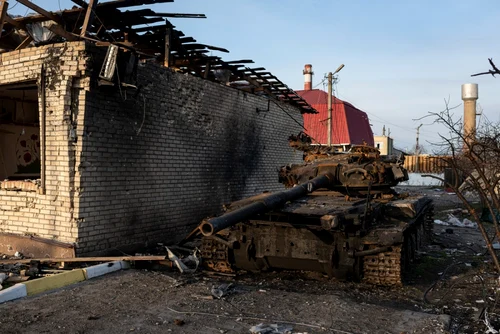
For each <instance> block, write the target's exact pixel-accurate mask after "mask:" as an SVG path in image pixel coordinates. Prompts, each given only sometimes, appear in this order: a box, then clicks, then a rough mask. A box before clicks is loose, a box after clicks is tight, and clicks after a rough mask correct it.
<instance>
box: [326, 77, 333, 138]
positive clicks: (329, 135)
mask: <svg viewBox="0 0 500 334" xmlns="http://www.w3.org/2000/svg"><path fill="white" fill-rule="evenodd" d="M332 95H333V74H332V72H329V73H328V122H327V124H328V126H327V128H328V130H327V131H328V137H327V138H328V146H332Z"/></svg>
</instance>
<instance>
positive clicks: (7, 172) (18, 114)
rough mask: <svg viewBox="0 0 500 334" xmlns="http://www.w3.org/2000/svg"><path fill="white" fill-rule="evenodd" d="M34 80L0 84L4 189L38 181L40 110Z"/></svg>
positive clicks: (29, 187) (25, 186)
mask: <svg viewBox="0 0 500 334" xmlns="http://www.w3.org/2000/svg"><path fill="white" fill-rule="evenodd" d="M38 95H39V94H38V85H37V83H36V81H29V82H22V83H16V84H9V85H1V86H0V181H1V188H2V189H7V190H10V189H12V190H28V191H36V190H37V188H38V187H39V186H40V185H41V180H40V176H41V159H42V154H41V153H42V152H41V147H42V146H41V145H40V140H41V138H40V137H41V136H40V113H39V101H38Z"/></svg>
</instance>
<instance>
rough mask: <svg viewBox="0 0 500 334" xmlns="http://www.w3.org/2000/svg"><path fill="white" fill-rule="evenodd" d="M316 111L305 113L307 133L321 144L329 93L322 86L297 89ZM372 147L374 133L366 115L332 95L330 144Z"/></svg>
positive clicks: (325, 131) (324, 138) (324, 136)
mask: <svg viewBox="0 0 500 334" xmlns="http://www.w3.org/2000/svg"><path fill="white" fill-rule="evenodd" d="M296 93H297V94H298V95H299V96H300V97H302V98H303V99H304V100H306V102H307V103H309V104H310V105H311V106H312V107H313V108H314V109H316V110H317V111H318V113H317V114H304V115H303V116H304V127H305V128H306V133H307V134H308V135H309V136H311V137H312V138H314V139H315V140H316V141H317V142H319V143H321V144H327V139H328V136H327V133H328V130H327V127H328V121H327V120H328V93H327V92H325V91H323V90H321V89H312V90H297V91H296ZM364 143H366V144H367V145H370V146H374V141H373V132H372V129H371V127H370V121H369V120H368V115H367V114H366V113H365V112H364V111H362V110H359V109H358V108H356V107H355V106H353V105H352V104H350V103H348V102H345V101H342V100H340V99H338V98H336V97H335V96H333V97H332V144H354V145H363V144H364Z"/></svg>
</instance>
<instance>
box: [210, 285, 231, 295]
mask: <svg viewBox="0 0 500 334" xmlns="http://www.w3.org/2000/svg"><path fill="white" fill-rule="evenodd" d="M233 291H234V290H233V283H229V284H226V283H224V284H221V285H219V286H218V287H215V286H213V287H212V289H211V290H210V292H211V293H212V296H214V297H215V298H217V299H221V298H222V297H224V296H227V295H229V294H231V293H232V292H233Z"/></svg>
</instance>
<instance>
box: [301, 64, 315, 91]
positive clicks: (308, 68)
mask: <svg viewBox="0 0 500 334" xmlns="http://www.w3.org/2000/svg"><path fill="white" fill-rule="evenodd" d="M302 73H303V74H304V90H312V76H313V74H314V73H313V71H312V65H311V64H306V65H304V71H303V72H302Z"/></svg>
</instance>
